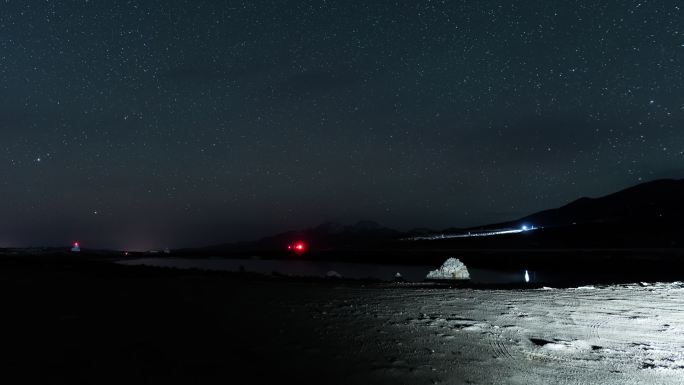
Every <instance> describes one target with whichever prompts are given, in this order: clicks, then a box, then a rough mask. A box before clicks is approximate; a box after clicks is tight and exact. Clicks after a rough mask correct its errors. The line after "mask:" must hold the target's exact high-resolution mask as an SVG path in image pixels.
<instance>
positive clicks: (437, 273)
mask: <svg viewBox="0 0 684 385" xmlns="http://www.w3.org/2000/svg"><path fill="white" fill-rule="evenodd" d="M426 278H427V279H432V280H445V279H448V280H466V279H470V274H469V273H468V269H467V268H466V266H465V265H464V264H463V263H462V262H461V261H459V260H458V259H456V258H449V259H447V260H446V262H444V264H443V265H442V267H440V268H439V269H438V270H432V271H431V272H429V273H428V275H427V277H426Z"/></svg>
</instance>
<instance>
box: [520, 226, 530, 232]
mask: <svg viewBox="0 0 684 385" xmlns="http://www.w3.org/2000/svg"><path fill="white" fill-rule="evenodd" d="M529 229H530V227H529V226H527V225H523V227H522V231H527V230H529Z"/></svg>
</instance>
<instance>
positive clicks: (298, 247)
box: [287, 242, 306, 254]
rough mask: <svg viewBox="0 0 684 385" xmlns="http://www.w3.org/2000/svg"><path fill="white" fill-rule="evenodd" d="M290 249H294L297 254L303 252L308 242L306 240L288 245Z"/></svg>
mask: <svg viewBox="0 0 684 385" xmlns="http://www.w3.org/2000/svg"><path fill="white" fill-rule="evenodd" d="M287 249H288V250H294V252H295V253H297V254H302V253H304V252H305V251H306V244H305V243H304V242H295V243H294V244H292V245H287Z"/></svg>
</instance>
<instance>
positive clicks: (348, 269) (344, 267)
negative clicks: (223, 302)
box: [118, 257, 534, 284]
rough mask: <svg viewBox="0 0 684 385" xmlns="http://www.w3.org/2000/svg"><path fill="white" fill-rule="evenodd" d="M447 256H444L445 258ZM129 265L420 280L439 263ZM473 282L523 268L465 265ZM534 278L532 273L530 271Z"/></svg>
mask: <svg viewBox="0 0 684 385" xmlns="http://www.w3.org/2000/svg"><path fill="white" fill-rule="evenodd" d="M445 260H446V258H445ZM118 263H120V264H123V265H129V266H139V265H144V266H157V267H172V268H178V269H200V270H210V271H234V272H237V271H241V270H242V269H244V271H246V272H251V273H259V274H273V273H277V274H281V275H287V276H293V277H325V276H326V275H327V274H328V272H330V271H335V272H337V273H338V274H340V275H341V276H342V277H344V278H352V279H366V278H370V279H379V280H383V281H392V280H394V277H395V275H396V274H397V273H400V274H401V276H402V277H403V278H404V279H405V280H407V281H410V282H421V281H423V280H424V279H425V276H426V275H427V274H428V272H429V271H430V270H435V269H438V268H439V266H427V265H423V266H420V265H380V264H366V263H348V262H328V261H303V260H299V261H293V260H274V259H227V258H201V259H200V258H198V259H195V258H173V257H168V258H140V259H130V260H124V261H119V262H118ZM468 271H469V273H470V278H471V282H472V283H479V284H508V283H524V282H525V272H524V271H520V272H501V271H493V270H484V269H470V268H469V269H468ZM532 277H533V278H534V274H533V275H532Z"/></svg>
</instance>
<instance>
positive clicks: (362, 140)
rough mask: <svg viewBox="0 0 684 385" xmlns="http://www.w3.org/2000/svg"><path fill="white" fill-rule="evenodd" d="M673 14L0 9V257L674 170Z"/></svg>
mask: <svg viewBox="0 0 684 385" xmlns="http://www.w3.org/2000/svg"><path fill="white" fill-rule="evenodd" d="M682 7H684V4H682V3H681V2H680V1H672V0H658V1H655V0H650V1H649V0H640V1H611V2H607V1H606V2H604V1H596V0H574V1H566V0H562V1H561V0H529V1H528V0H526V1H510V2H509V1H486V0H483V1H434V0H433V1H427V0H419V1H382V0H379V1H365V0H364V1H357V0H344V1H342V0H339V1H332V0H318V1H313V0H297V1H273V0H263V1H261V0H259V1H219V0H212V1H205V0H149V1H143V0H139V1H135V0H129V1H119V0H80V1H77V0H69V1H53V0H45V1H34V0H26V1H20V0H3V1H1V2H0V247H3V246H30V245H66V244H69V243H71V242H72V241H74V240H80V241H81V242H82V243H83V244H84V246H86V247H111V248H118V249H147V248H160V247H179V246H199V245H206V244H213V243H221V242H228V241H235V240H248V239H253V238H258V237H260V236H264V235H268V234H271V233H273V232H278V231H284V230H289V229H298V228H303V227H309V226H315V225H317V224H319V223H322V222H326V221H337V222H343V223H352V222H356V221H358V220H374V221H377V222H380V223H381V224H383V225H385V226H388V227H393V228H397V229H402V230H407V229H410V228H414V227H431V228H445V227H450V226H470V225H479V224H483V223H488V222H493V221H501V220H507V219H513V218H516V217H520V216H523V215H526V214H529V213H532V212H534V211H537V210H541V209H546V208H550V207H555V206H558V205H561V204H564V203H566V202H568V201H570V200H574V199H575V198H578V197H580V196H597V195H602V194H606V193H610V192H613V191H616V190H619V189H621V188H624V187H627V186H630V185H634V184H637V183H639V182H641V181H647V180H652V179H656V178H663V177H671V178H682V177H684V127H683V126H682V123H684V12H683V11H682Z"/></svg>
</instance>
